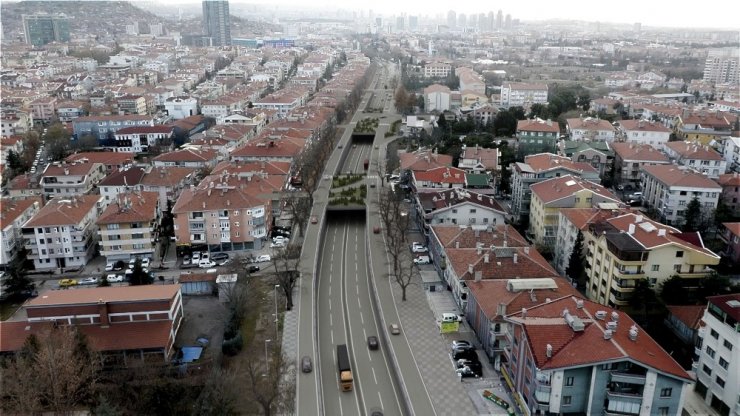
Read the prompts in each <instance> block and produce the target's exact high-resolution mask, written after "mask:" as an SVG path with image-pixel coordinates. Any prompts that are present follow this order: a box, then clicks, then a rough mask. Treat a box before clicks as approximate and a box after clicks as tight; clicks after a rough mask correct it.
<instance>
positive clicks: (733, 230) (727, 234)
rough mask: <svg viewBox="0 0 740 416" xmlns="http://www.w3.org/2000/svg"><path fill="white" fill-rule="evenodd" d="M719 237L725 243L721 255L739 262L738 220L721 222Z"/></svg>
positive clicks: (739, 225)
mask: <svg viewBox="0 0 740 416" xmlns="http://www.w3.org/2000/svg"><path fill="white" fill-rule="evenodd" d="M719 238H720V240H721V241H722V243H724V245H725V248H724V249H723V250H722V256H724V257H728V258H729V259H730V260H731V261H732V262H734V263H738V262H740V222H723V223H722V227H721V230H720V234H719Z"/></svg>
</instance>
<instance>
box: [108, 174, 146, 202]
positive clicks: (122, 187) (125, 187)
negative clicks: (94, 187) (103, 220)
mask: <svg viewBox="0 0 740 416" xmlns="http://www.w3.org/2000/svg"><path fill="white" fill-rule="evenodd" d="M145 173H146V169H145V168H143V167H141V166H126V167H124V168H121V170H117V171H115V172H112V173H110V174H108V176H106V177H105V178H103V180H101V181H100V182H99V183H98V189H99V190H100V195H101V196H102V197H103V208H105V207H107V206H108V205H110V204H111V203H112V202H113V201H115V200H116V198H117V197H118V195H119V194H121V193H125V192H127V191H129V190H132V189H136V190H141V185H140V184H141V180H142V178H144V174H145Z"/></svg>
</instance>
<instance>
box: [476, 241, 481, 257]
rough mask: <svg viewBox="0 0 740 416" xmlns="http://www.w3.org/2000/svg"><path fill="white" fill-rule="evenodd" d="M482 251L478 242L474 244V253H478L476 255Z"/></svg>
mask: <svg viewBox="0 0 740 416" xmlns="http://www.w3.org/2000/svg"><path fill="white" fill-rule="evenodd" d="M482 252H483V250H482V249H481V246H480V244H476V245H475V253H476V254H478V255H479V256H480V254H481V253H482Z"/></svg>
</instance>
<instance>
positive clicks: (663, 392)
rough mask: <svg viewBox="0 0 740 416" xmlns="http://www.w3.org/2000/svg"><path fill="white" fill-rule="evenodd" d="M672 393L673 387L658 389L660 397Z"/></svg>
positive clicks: (669, 395) (668, 395)
mask: <svg viewBox="0 0 740 416" xmlns="http://www.w3.org/2000/svg"><path fill="white" fill-rule="evenodd" d="M672 394H673V388H671V387H666V388H664V389H660V397H671V395H672Z"/></svg>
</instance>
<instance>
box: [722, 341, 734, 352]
mask: <svg viewBox="0 0 740 416" xmlns="http://www.w3.org/2000/svg"><path fill="white" fill-rule="evenodd" d="M722 345H724V346H725V348H727V349H728V350H730V351H732V344H731V343H730V341H728V340H725V341H724V342H723V343H722Z"/></svg>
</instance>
